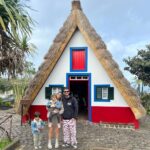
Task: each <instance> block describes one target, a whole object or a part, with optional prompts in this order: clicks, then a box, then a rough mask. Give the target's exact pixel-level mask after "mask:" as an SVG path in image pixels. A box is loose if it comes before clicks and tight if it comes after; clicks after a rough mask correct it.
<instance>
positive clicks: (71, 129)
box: [62, 88, 78, 149]
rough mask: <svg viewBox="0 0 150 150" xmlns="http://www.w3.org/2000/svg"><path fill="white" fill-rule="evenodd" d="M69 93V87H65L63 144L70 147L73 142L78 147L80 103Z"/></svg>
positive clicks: (74, 146)
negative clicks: (77, 131) (77, 127)
mask: <svg viewBox="0 0 150 150" xmlns="http://www.w3.org/2000/svg"><path fill="white" fill-rule="evenodd" d="M69 94H70V91H69V89H68V88H64V95H63V96H62V102H63V106H64V113H63V115H62V118H63V135H64V144H63V145H62V146H63V147H68V146H69V145H70V144H71V146H72V147H73V148H74V149H77V139H76V119H77V115H78V103H77V100H76V99H75V97H73V96H72V95H69Z"/></svg>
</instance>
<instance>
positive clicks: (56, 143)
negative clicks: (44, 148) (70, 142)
mask: <svg viewBox="0 0 150 150" xmlns="http://www.w3.org/2000/svg"><path fill="white" fill-rule="evenodd" d="M58 147H59V143H58V140H56V142H55V148H58Z"/></svg>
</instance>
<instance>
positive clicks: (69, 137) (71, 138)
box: [63, 119, 77, 145]
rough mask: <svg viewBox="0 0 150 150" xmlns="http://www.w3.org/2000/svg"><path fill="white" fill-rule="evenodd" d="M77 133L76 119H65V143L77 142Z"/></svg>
mask: <svg viewBox="0 0 150 150" xmlns="http://www.w3.org/2000/svg"><path fill="white" fill-rule="evenodd" d="M76 133H77V132H76V120H75V119H70V120H63V135H64V143H67V144H72V145H73V144H77V139H76Z"/></svg>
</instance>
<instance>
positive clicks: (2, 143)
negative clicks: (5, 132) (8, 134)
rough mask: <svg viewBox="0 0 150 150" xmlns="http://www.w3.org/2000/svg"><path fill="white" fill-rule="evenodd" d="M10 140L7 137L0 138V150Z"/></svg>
mask: <svg viewBox="0 0 150 150" xmlns="http://www.w3.org/2000/svg"><path fill="white" fill-rule="evenodd" d="M9 143H11V141H9V139H1V140H0V150H3V149H4V148H5V147H6V146H7V145H8V144H9Z"/></svg>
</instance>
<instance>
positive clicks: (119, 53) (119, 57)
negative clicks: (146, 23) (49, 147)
mask: <svg viewBox="0 0 150 150" xmlns="http://www.w3.org/2000/svg"><path fill="white" fill-rule="evenodd" d="M149 41H150V39H149V40H146V41H139V42H137V43H132V44H129V45H125V44H123V43H122V42H121V41H120V40H118V39H115V38H114V39H111V40H110V41H109V42H107V43H106V45H107V48H108V50H109V51H110V52H111V54H112V56H113V59H114V60H115V61H116V62H117V63H118V64H119V67H120V69H121V71H122V72H123V74H124V75H125V77H126V78H127V79H128V80H130V81H131V80H133V75H131V74H130V73H129V72H127V71H124V67H125V66H126V64H125V62H124V61H123V59H124V58H128V57H133V56H135V55H136V54H137V52H138V50H140V49H145V48H146V47H145V46H146V45H148V44H149Z"/></svg>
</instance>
